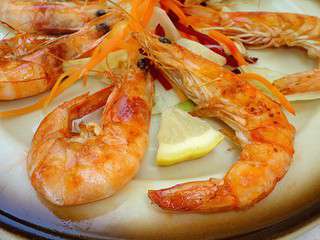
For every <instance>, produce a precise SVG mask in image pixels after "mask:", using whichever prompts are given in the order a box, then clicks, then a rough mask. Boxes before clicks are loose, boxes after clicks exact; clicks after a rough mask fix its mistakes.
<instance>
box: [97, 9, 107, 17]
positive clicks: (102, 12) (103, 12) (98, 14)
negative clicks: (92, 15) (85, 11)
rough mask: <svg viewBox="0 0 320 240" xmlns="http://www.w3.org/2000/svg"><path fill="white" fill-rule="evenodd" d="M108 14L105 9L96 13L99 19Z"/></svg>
mask: <svg viewBox="0 0 320 240" xmlns="http://www.w3.org/2000/svg"><path fill="white" fill-rule="evenodd" d="M106 13H107V12H106V11H105V10H103V9H99V10H98V11H96V16H97V17H101V16H103V15H105V14H106Z"/></svg>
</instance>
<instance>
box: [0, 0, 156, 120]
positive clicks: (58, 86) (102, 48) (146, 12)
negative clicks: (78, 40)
mask: <svg viewBox="0 0 320 240" xmlns="http://www.w3.org/2000/svg"><path fill="white" fill-rule="evenodd" d="M157 2H158V0H149V1H148V2H147V4H146V5H145V7H143V8H142V9H141V11H139V6H140V5H141V1H140V0H134V1H132V11H131V16H132V19H130V20H129V21H128V22H127V25H126V26H125V27H124V28H123V29H122V31H120V32H119V31H118V32H117V33H112V32H111V33H110V35H111V37H110V35H108V36H107V37H106V38H105V39H104V40H103V41H102V42H101V43H100V45H99V46H98V47H97V48H96V49H95V50H94V51H93V53H92V57H91V59H90V61H89V62H88V63H87V64H86V65H85V66H84V67H83V69H82V71H79V70H74V69H71V70H70V71H68V72H66V73H63V74H62V75H61V76H60V77H59V78H58V80H57V82H56V83H55V85H54V87H53V88H52V90H51V92H50V94H49V95H47V96H45V97H42V98H41V99H40V100H39V101H37V102H36V103H35V104H32V105H30V106H27V107H23V108H20V109H14V110H11V111H5V112H0V118H4V117H14V116H19V115H23V114H27V113H30V112H33V111H36V110H39V109H41V108H43V107H44V106H47V105H48V104H50V103H51V102H52V100H53V99H54V98H55V97H56V96H58V95H59V94H61V93H62V92H63V91H65V90H66V89H67V88H69V87H70V86H72V85H73V84H74V83H75V82H76V81H78V80H79V79H80V78H81V77H83V78H86V77H87V76H88V73H89V72H90V71H91V70H92V69H93V68H94V67H95V66H96V65H97V64H99V63H101V61H103V60H104V59H105V58H106V57H107V55H108V54H109V53H110V52H112V51H115V50H117V49H118V48H119V47H121V45H122V44H123V40H124V39H125V36H127V35H128V32H129V28H130V27H131V28H133V30H135V31H142V30H143V26H146V25H147V24H148V23H149V21H150V19H151V17H152V14H153V9H154V7H155V5H156V4H157ZM141 16H143V17H142V22H141V25H140V22H138V21H137V20H138V19H140V17H141Z"/></svg>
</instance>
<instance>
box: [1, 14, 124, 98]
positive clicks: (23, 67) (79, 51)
mask: <svg viewBox="0 0 320 240" xmlns="http://www.w3.org/2000/svg"><path fill="white" fill-rule="evenodd" d="M120 20H121V17H118V16H115V15H113V14H111V13H110V14H107V15H104V16H101V17H100V18H97V19H94V20H93V21H91V22H90V23H88V24H87V25H86V26H85V27H84V28H83V29H81V31H79V32H76V33H74V34H71V35H66V36H62V37H60V38H58V39H56V40H55V41H52V42H50V44H47V45H44V46H42V47H40V48H39V49H37V50H35V51H34V52H32V53H30V54H28V55H24V56H21V57H19V58H17V59H1V60H0V70H1V75H0V100H13V99H20V98H24V97H29V96H34V95H37V94H39V93H42V92H44V91H47V90H48V89H50V88H51V87H52V86H53V85H54V83H55V82H56V80H57V79H58V77H59V76H60V75H61V74H62V73H63V66H62V65H63V62H64V61H66V60H71V59H77V58H80V57H81V56H82V55H84V54H86V53H87V52H89V51H90V50H92V49H93V48H95V47H96V46H97V45H98V44H99V43H100V42H101V41H102V40H103V39H104V37H105V36H106V34H107V33H108V31H109V30H110V28H111V27H112V26H113V25H114V24H115V23H117V22H118V21H120Z"/></svg>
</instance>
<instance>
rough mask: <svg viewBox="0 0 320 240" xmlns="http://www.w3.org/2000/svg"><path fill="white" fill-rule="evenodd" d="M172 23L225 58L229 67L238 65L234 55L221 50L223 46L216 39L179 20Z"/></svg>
mask: <svg viewBox="0 0 320 240" xmlns="http://www.w3.org/2000/svg"><path fill="white" fill-rule="evenodd" d="M174 25H175V26H176V28H177V29H178V30H179V31H181V32H184V33H186V34H188V35H191V36H194V37H196V38H197V39H198V42H199V43H201V44H203V45H205V46H206V47H208V48H209V49H210V50H211V51H213V52H215V53H217V54H219V55H221V56H223V57H225V58H226V60H227V65H229V66H231V67H239V64H238V61H237V60H236V59H235V58H234V56H232V55H229V56H228V55H227V54H226V53H225V51H224V50H223V47H222V46H221V45H220V44H219V43H218V42H217V41H216V40H214V39H213V38H211V37H210V36H208V35H206V34H203V33H201V32H198V31H196V30H194V28H193V27H191V26H188V27H187V26H185V25H183V24H182V23H180V22H174Z"/></svg>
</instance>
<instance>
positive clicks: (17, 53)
mask: <svg viewBox="0 0 320 240" xmlns="http://www.w3.org/2000/svg"><path fill="white" fill-rule="evenodd" d="M55 39H56V37H54V36H48V35H38V34H30V33H22V34H17V35H16V36H14V37H11V38H8V39H3V40H1V41H0V56H1V57H2V58H11V59H12V58H18V57H21V56H23V55H27V54H29V53H31V52H32V51H33V50H35V49H36V48H37V47H39V46H41V45H43V44H45V43H48V42H50V41H52V40H55Z"/></svg>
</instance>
